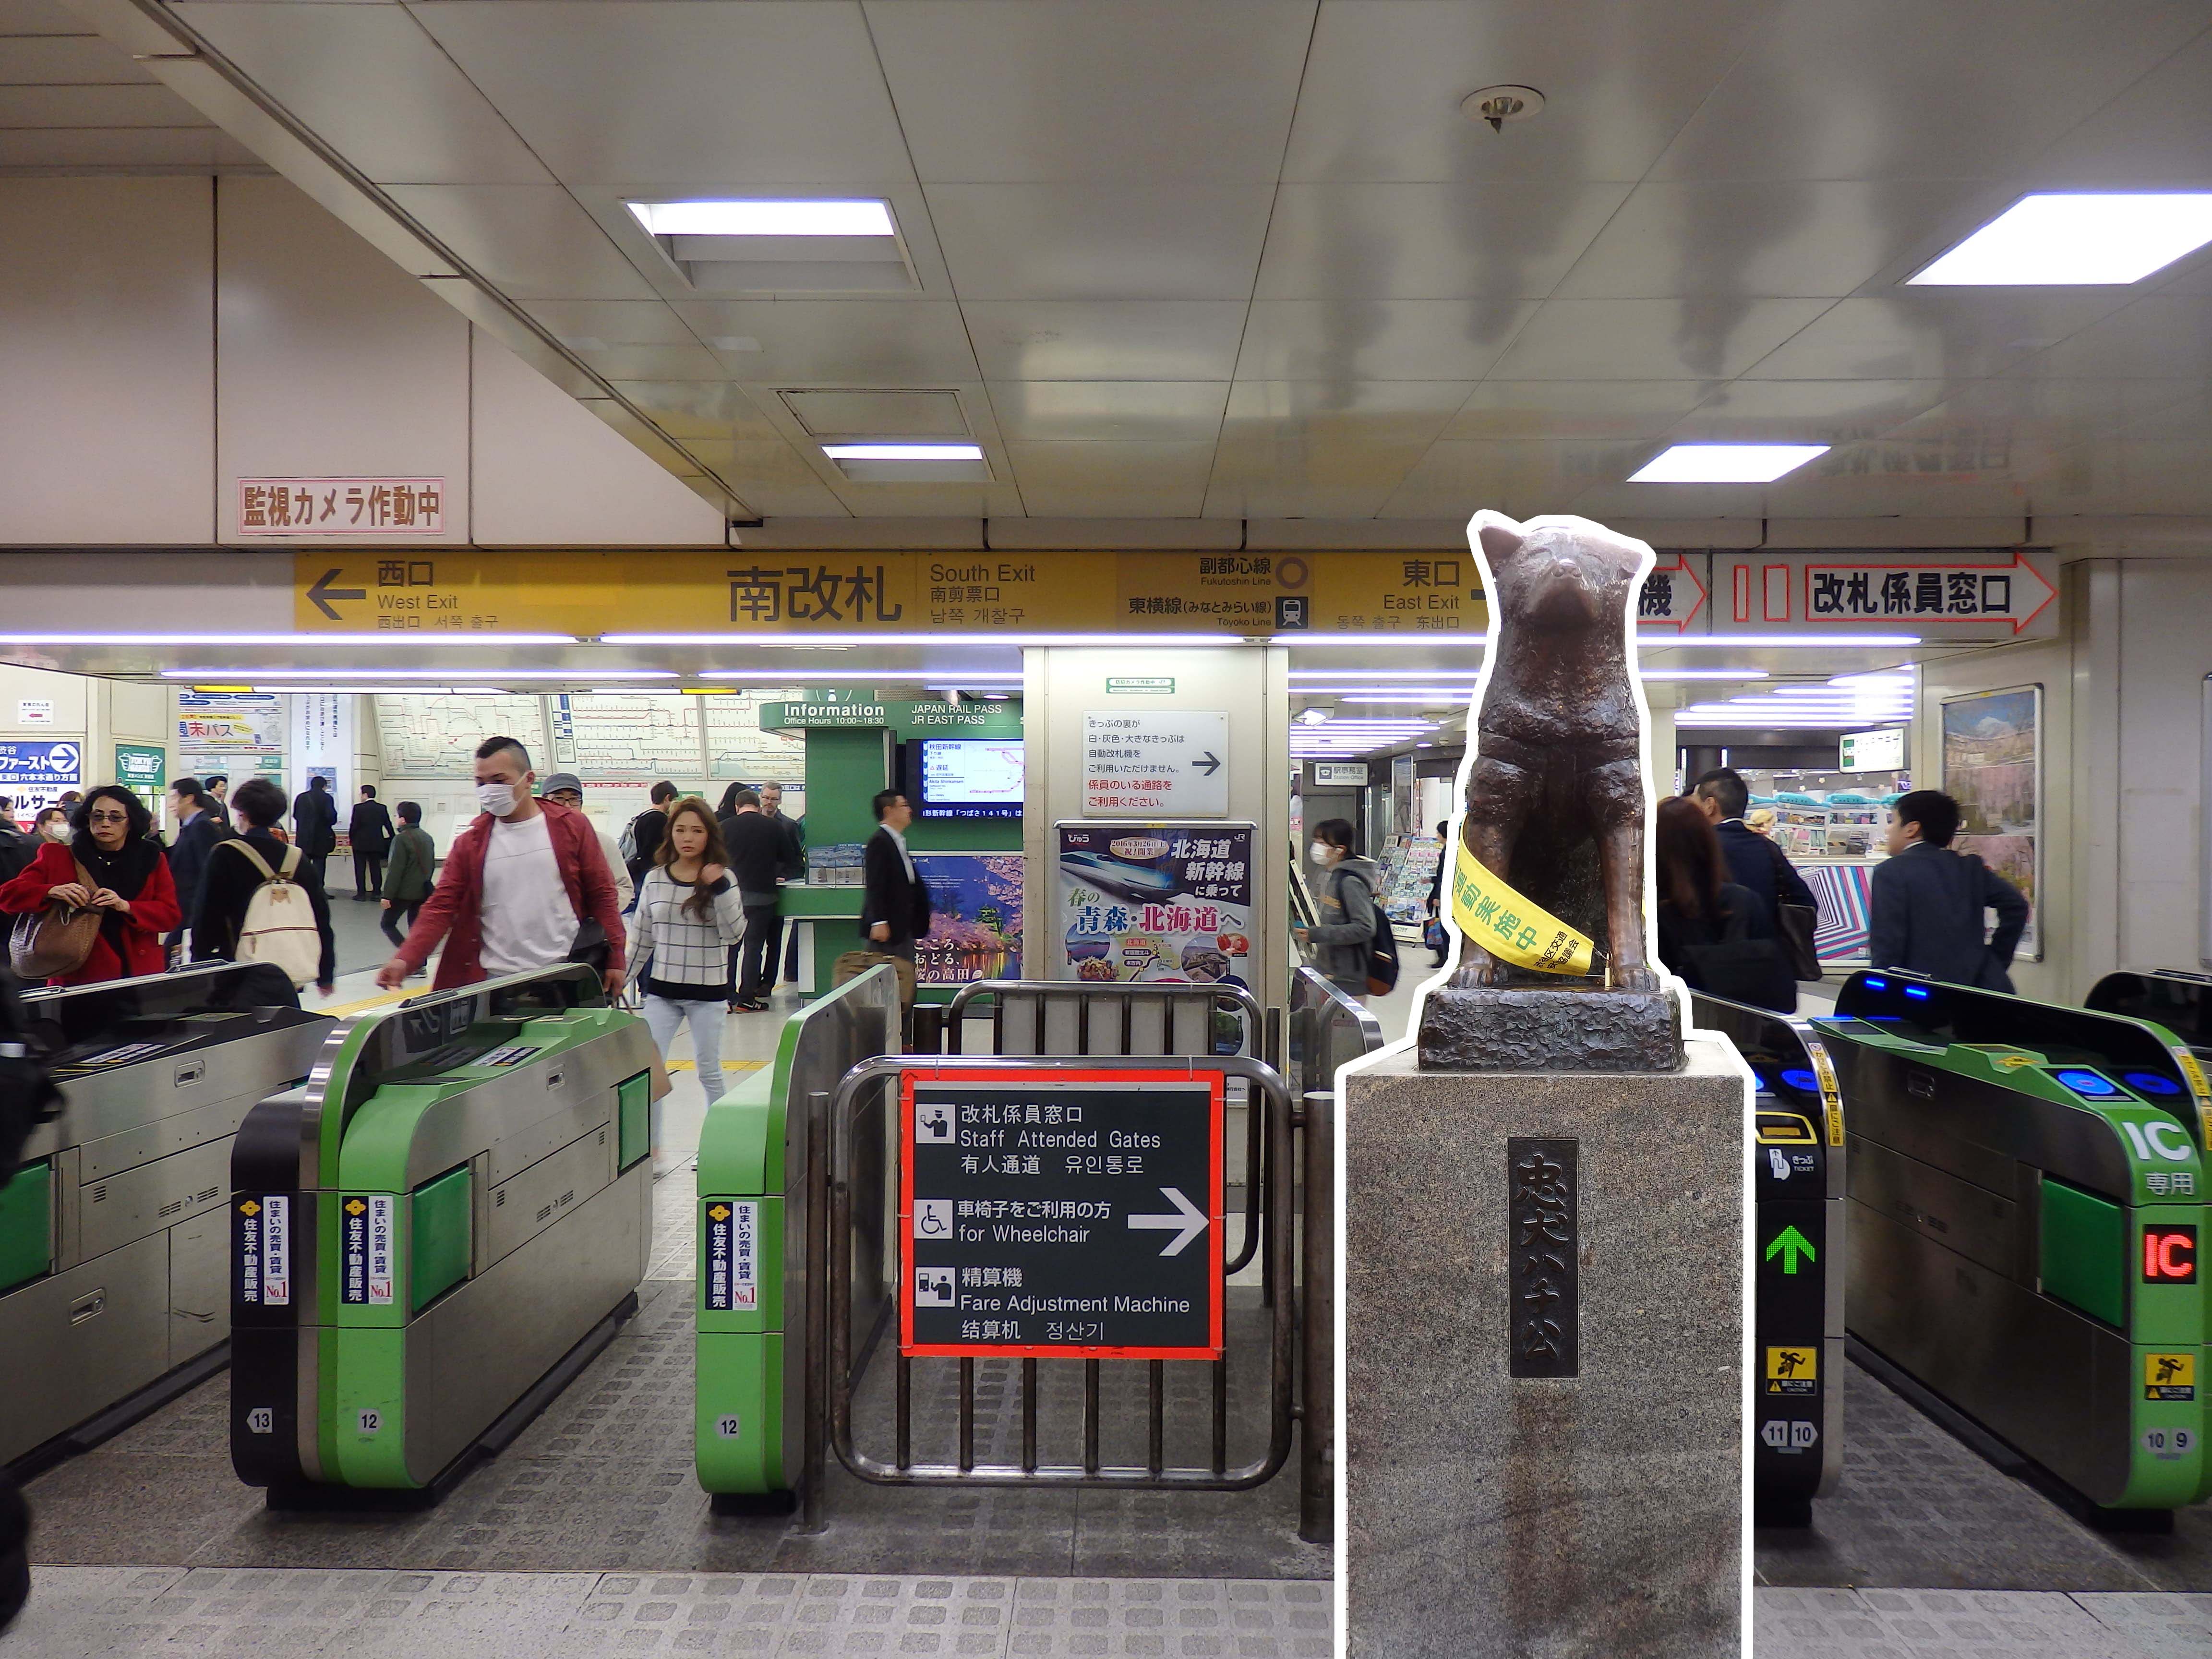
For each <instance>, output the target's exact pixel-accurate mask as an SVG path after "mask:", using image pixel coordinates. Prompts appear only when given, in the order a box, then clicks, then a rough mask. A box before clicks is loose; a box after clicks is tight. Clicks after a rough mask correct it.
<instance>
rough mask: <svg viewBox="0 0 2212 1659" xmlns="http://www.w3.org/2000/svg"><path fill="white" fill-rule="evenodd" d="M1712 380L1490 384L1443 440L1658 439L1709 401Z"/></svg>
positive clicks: (1447, 429) (1478, 388)
mask: <svg viewBox="0 0 2212 1659" xmlns="http://www.w3.org/2000/svg"><path fill="white" fill-rule="evenodd" d="M1717 384H1719V383H1718V382H1716V381H1712V380H1485V381H1484V382H1483V383H1482V384H1481V385H1480V386H1476V387H1475V388H1474V390H1473V391H1472V392H1469V393H1468V398H1467V401H1466V403H1465V404H1462V407H1461V408H1460V410H1459V412H1458V413H1457V414H1456V415H1455V416H1453V418H1452V420H1451V421H1450V422H1449V424H1448V425H1447V426H1446V427H1445V428H1444V429H1443V433H1442V434H1441V435H1442V436H1443V437H1445V438H1449V439H1453V440H1457V441H1474V440H1480V439H1486V438H1489V439H1498V438H1580V439H1583V440H1585V441H1589V440H1595V439H1607V438H1656V437H1657V436H1658V435H1660V434H1661V433H1662V432H1664V431H1666V430H1667V429H1668V428H1669V427H1671V426H1672V425H1674V422H1676V421H1677V420H1679V419H1680V418H1681V417H1682V416H1685V415H1686V414H1688V413H1689V412H1690V411H1691V410H1693V409H1695V408H1696V407H1697V406H1698V405H1699V404H1701V403H1703V402H1704V401H1705V398H1708V397H1709V396H1711V393H1712V392H1713V390H1714V388H1715V386H1717Z"/></svg>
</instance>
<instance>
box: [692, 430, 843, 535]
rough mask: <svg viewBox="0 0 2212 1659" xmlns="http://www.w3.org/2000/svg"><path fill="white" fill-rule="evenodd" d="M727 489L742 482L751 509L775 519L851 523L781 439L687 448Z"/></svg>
mask: <svg viewBox="0 0 2212 1659" xmlns="http://www.w3.org/2000/svg"><path fill="white" fill-rule="evenodd" d="M684 447H685V448H686V449H688V450H690V452H691V453H693V454H694V455H696V456H697V457H698V458H699V459H700V460H701V461H702V462H703V463H704V464H705V465H708V466H709V467H711V468H712V469H714V472H715V473H716V474H717V475H718V476H719V477H721V478H722V479H723V480H724V481H725V482H726V483H734V482H735V481H736V480H737V479H739V478H743V479H744V489H743V491H742V494H743V495H744V502H745V505H746V506H747V507H750V508H752V510H753V511H754V512H756V513H760V514H762V515H763V516H774V517H776V518H829V519H842V518H844V517H847V516H848V513H849V509H848V507H846V506H845V504H844V503H843V502H842V501H839V500H838V499H837V497H836V494H835V492H833V491H832V490H831V489H830V488H829V485H827V484H825V483H823V481H822V478H821V477H820V475H819V474H817V472H816V471H815V470H814V468H813V467H812V465H810V464H809V463H808V462H807V460H806V459H805V457H803V456H801V455H800V454H799V452H798V451H797V450H795V449H793V447H791V446H790V445H789V444H787V443H786V442H784V441H783V440H782V439H781V438H775V439H765V438H740V439H738V440H736V441H730V442H722V441H690V442H687V443H686V444H685V445H684Z"/></svg>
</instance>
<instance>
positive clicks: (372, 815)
mask: <svg viewBox="0 0 2212 1659" xmlns="http://www.w3.org/2000/svg"><path fill="white" fill-rule="evenodd" d="M346 840H347V842H349V844H350V845H351V846H352V848H353V900H354V902H355V903H356V904H367V903H368V902H371V901H372V900H377V899H381V898H382V897H383V896H384V860H385V855H386V854H388V853H389V852H391V851H392V813H391V811H390V810H389V809H388V808H387V807H386V805H385V804H384V803H383V802H382V801H380V800H379V799H377V798H376V790H375V788H374V787H373V786H372V785H369V784H366V783H364V784H363V785H362V787H361V799H360V800H358V801H356V803H355V804H354V809H353V817H352V819H351V821H350V822H349V823H347V825H346Z"/></svg>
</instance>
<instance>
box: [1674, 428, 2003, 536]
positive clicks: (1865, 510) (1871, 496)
mask: <svg viewBox="0 0 2212 1659" xmlns="http://www.w3.org/2000/svg"><path fill="white" fill-rule="evenodd" d="M1975 459H1976V458H1975V457H1973V456H1971V455H1967V454H1963V453H1948V452H1945V453H1930V452H1929V451H1927V450H1925V449H1923V448H1922V447H1918V446H1916V445H1904V446H1900V445H1898V444H1895V443H1893V442H1892V441H1889V440H1887V439H1885V440H1883V441H1881V442H1879V443H1867V444H1855V445H1852V446H1851V447H1849V448H1848V449H1839V450H1837V451H1835V452H1834V453H1831V454H1827V455H1823V456H1821V457H1820V459H1818V460H1816V461H1814V462H1813V463H1812V464H1811V465H1807V466H1802V467H1800V468H1798V469H1797V471H1795V472H1793V473H1791V474H1790V475H1789V476H1788V477H1784V478H1778V479H1776V480H1775V481H1774V482H1773V483H1771V484H1763V485H1760V486H1759V490H1760V512H1761V513H1762V514H1764V515H1768V516H1771V517H1776V518H1790V519H1831V518H1833V519H1847V518H1887V517H1890V516H1892V515H1895V514H1905V515H1907V516H1910V517H1913V518H1929V519H1949V518H1958V519H1971V518H1984V517H1986V518H2005V517H2018V516H2019V515H2021V514H2022V513H2027V512H2029V511H2031V510H2032V509H2033V496H2032V494H2031V491H2030V489H2027V488H2026V487H2023V485H2022V483H2021V481H2020V480H2019V479H2018V478H2016V477H2013V476H2012V474H2011V472H2010V471H2008V469H2004V468H2001V467H1989V466H1977V465H1974V464H1973V463H1974V461H1975ZM1937 462H1941V463H1942V466H1941V469H1940V470H1939V469H1938V467H1937V465H1936V463H1937ZM1631 487H1632V488H1637V489H1643V488H1653V489H1667V488H1669V487H1670V486H1667V485H1663V484H1662V485H1650V486H1645V485H1634V486H1631Z"/></svg>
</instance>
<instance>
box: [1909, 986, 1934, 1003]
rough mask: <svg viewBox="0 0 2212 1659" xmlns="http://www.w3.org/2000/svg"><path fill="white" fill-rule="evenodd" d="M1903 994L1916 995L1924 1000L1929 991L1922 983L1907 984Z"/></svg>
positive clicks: (1926, 998)
mask: <svg viewBox="0 0 2212 1659" xmlns="http://www.w3.org/2000/svg"><path fill="white" fill-rule="evenodd" d="M1905 995H1907V996H1909V997H1917V998H1919V999H1920V1000H1921V1001H1923V1002H1925V1001H1926V1000H1928V996H1929V991H1928V987H1926V986H1924V985H1908V986H1906V987H1905Z"/></svg>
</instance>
